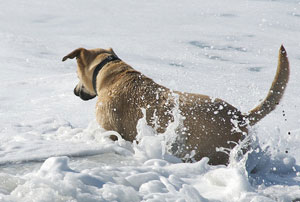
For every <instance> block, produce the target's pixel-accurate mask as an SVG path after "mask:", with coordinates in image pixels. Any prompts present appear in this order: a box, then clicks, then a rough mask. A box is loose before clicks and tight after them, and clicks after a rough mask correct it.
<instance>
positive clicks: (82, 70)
mask: <svg viewBox="0 0 300 202" xmlns="http://www.w3.org/2000/svg"><path fill="white" fill-rule="evenodd" d="M107 55H115V53H114V51H113V50H112V49H111V48H110V49H107V50H106V49H100V48H98V49H92V50H87V49H84V48H77V49H75V50H73V51H72V52H71V53H69V54H68V55H66V56H65V57H63V59H62V61H65V60H67V59H73V58H75V57H76V60H77V76H78V78H79V83H78V84H77V85H76V87H75V88H74V94H75V95H76V96H79V97H80V98H81V99H82V100H90V99H93V98H94V97H96V92H95V90H94V88H93V72H94V69H95V67H96V66H97V65H98V64H99V63H100V62H101V61H102V60H103V59H104V58H105V57H106V56H107Z"/></svg>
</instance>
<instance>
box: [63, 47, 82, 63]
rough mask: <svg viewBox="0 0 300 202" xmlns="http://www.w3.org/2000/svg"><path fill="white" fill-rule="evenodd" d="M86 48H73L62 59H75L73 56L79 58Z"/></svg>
mask: <svg viewBox="0 0 300 202" xmlns="http://www.w3.org/2000/svg"><path fill="white" fill-rule="evenodd" d="M84 50H85V49H84V48H77V49H75V50H73V51H72V52H71V53H69V54H68V55H66V56H65V57H63V59H62V61H63V62H64V61H66V60H67V59H73V58H75V57H76V58H78V57H79V56H80V54H81V52H82V51H84Z"/></svg>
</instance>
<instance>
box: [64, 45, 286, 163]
mask: <svg viewBox="0 0 300 202" xmlns="http://www.w3.org/2000/svg"><path fill="white" fill-rule="evenodd" d="M73 58H76V60H77V75H78V78H79V83H78V84H77V85H76V87H75V89H74V93H75V95H76V96H79V97H80V98H81V99H83V100H89V99H92V98H94V97H96V96H98V101H97V104H96V119H97V122H98V123H99V124H100V125H101V126H102V127H103V128H104V129H106V130H113V131H117V132H118V133H119V134H120V135H121V136H122V137H123V139H125V140H127V141H131V142H133V141H134V140H135V138H136V135H137V129H136V126H137V123H138V120H139V119H141V118H142V117H143V116H144V114H143V112H142V110H144V111H146V113H145V116H146V121H147V124H148V125H149V126H151V127H153V129H154V130H155V131H156V132H157V133H163V132H164V131H166V128H167V126H168V125H169V124H170V123H172V122H173V121H174V119H175V118H174V116H173V114H172V110H174V108H175V107H176V106H177V107H178V109H179V111H180V115H181V116H182V125H181V126H180V127H178V128H177V130H176V133H177V134H178V137H177V139H176V142H175V143H174V144H173V146H172V149H171V151H172V153H173V154H174V155H175V156H177V157H179V158H181V159H182V160H183V161H187V159H188V158H189V155H190V154H191V153H193V156H192V159H193V160H196V161H199V160H200V159H201V158H203V157H208V158H209V164H211V165H219V164H224V165H226V164H228V163H229V155H228V152H227V153H226V152H224V151H225V150H227V151H228V150H231V149H233V148H234V147H235V146H236V145H237V144H238V143H239V142H241V141H242V140H244V138H245V137H247V134H248V128H249V126H253V125H255V124H256V123H257V122H258V121H260V120H261V119H262V118H264V117H265V116H266V115H267V114H269V113H270V112H271V111H273V110H274V109H275V107H276V105H278V104H279V101H280V100H281V98H282V96H283V94H284V91H285V88H286V86H287V83H288V79H289V71H290V70H289V62H288V58H287V54H286V51H285V49H284V47H283V46H281V47H280V50H279V58H278V66H277V72H276V75H275V78H274V80H273V83H272V85H271V88H270V90H269V92H268V95H267V97H266V98H265V99H264V100H263V101H262V102H261V103H260V104H259V105H258V106H257V107H255V108H254V109H252V110H250V111H249V112H248V113H242V112H240V111H239V110H238V109H237V108H235V107H234V106H232V105H230V104H229V103H227V102H225V101H224V100H221V99H212V98H210V97H209V96H206V95H201V94H193V93H185V92H178V91H172V90H170V89H168V88H166V87H164V86H162V85H159V84H157V83H155V82H154V81H153V80H152V79H150V78H148V77H147V76H145V75H144V74H142V73H140V72H139V71H136V70H135V69H133V68H132V67H131V66H130V65H128V64H126V63H125V62H124V61H122V60H121V59H119V57H118V56H117V55H116V54H115V52H114V51H113V49H111V48H109V49H100V48H99V49H91V50H87V49H84V48H78V49H75V50H74V51H72V52H71V53H69V54H68V55H66V56H65V57H64V58H63V59H62V61H65V60H67V59H73ZM111 138H112V139H115V138H114V137H111ZM190 159H191V158H190Z"/></svg>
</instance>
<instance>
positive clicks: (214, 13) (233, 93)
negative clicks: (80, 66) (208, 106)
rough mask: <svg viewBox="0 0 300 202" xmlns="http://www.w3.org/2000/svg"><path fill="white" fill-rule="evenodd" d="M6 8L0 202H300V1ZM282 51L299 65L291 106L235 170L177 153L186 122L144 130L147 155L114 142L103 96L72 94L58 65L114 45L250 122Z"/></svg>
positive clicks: (262, 130)
mask: <svg viewBox="0 0 300 202" xmlns="http://www.w3.org/2000/svg"><path fill="white" fill-rule="evenodd" d="M0 8H1V9H0V62H1V68H0V82H1V88H0V140H1V141H0V201H5V202H6V201H7V202H10V201H43V202H44V201H152V202H154V201H178V202H183V201H253V202H254V201H293V200H297V199H298V200H300V166H299V162H300V148H299V144H300V126H299V125H300V118H299V108H300V98H299V94H300V88H299V86H300V81H299V74H300V70H299V68H297V67H299V66H300V53H299V48H300V42H299V37H300V1H299V0H289V1H285V0H276V1H269V0H251V1H250V0H228V1H218V0H211V1H197V0H191V1H188V2H183V1H179V0H172V1H171V0H165V1H159V0H153V1H146V0H140V1H130V0H123V1H117V0H102V1H96V0H85V1H83V0H76V1H70V0H64V1H59V0H52V1H37V0H28V1H17V0H10V1H1V2H0ZM281 44H284V46H285V48H286V50H287V53H288V57H289V60H290V66H291V75H290V81H289V83H288V87H287V89H286V92H285V95H284V98H283V100H282V101H281V103H280V104H279V106H278V107H277V109H276V110H275V111H274V112H272V113H271V114H269V115H268V116H267V117H266V118H264V119H263V120H262V121H260V122H259V124H257V125H256V126H255V127H253V128H252V129H251V131H250V134H251V136H252V137H253V139H254V142H255V144H257V148H255V150H254V151H252V152H251V153H249V154H247V155H245V156H244V157H243V158H241V159H240V160H239V161H235V160H234V155H235V151H232V153H231V155H232V158H231V159H232V161H231V163H230V164H229V165H228V166H210V165H208V164H207V162H208V159H207V158H203V159H202V160H201V161H199V162H194V163H181V162H180V160H179V159H177V158H176V157H174V156H172V155H170V154H169V153H168V152H167V151H168V146H169V143H170V141H172V139H173V138H174V135H176V134H174V128H175V127H176V124H179V122H180V117H177V118H178V120H177V122H175V123H174V125H172V124H171V125H170V126H169V128H168V130H167V132H165V133H164V134H155V133H154V132H153V131H152V130H151V128H149V127H147V126H146V125H145V120H144V119H141V120H140V121H139V124H138V131H139V134H138V140H139V144H137V143H130V142H126V141H124V140H123V139H122V138H120V136H119V134H117V133H116V132H115V131H105V130H104V129H103V128H101V126H99V125H98V124H97V123H96V121H95V103H96V99H95V100H91V101H88V102H83V101H82V100H80V99H78V98H77V97H76V96H74V95H73V88H74V87H75V85H76V84H77V81H78V79H77V76H76V68H75V61H72V60H70V61H69V62H65V63H62V62H61V58H62V57H63V56H64V55H66V54H67V53H69V52H70V51H72V50H73V49H75V48H78V47H85V48H108V47H113V49H114V51H115V52H116V53H117V54H118V56H119V57H120V58H121V59H123V60H124V61H125V62H127V63H128V64H130V65H132V66H133V67H134V68H136V69H137V70H139V71H141V72H143V73H144V74H145V75H147V76H149V77H151V78H153V79H154V80H155V81H156V82H158V83H160V84H162V85H165V86H167V87H169V88H171V89H174V90H180V91H185V92H193V93H201V94H206V95H210V96H212V97H219V98H222V99H224V100H226V101H228V102H229V103H231V104H233V105H234V106H236V107H237V108H239V109H240V110H241V111H243V112H247V111H248V110H250V109H251V108H253V107H254V106H256V105H257V104H258V103H259V102H260V101H261V100H262V99H263V98H264V97H265V96H266V94H267V91H268V89H269V87H270V85H271V82H272V80H273V77H274V75H275V71H276V65H277V54H278V49H279V47H280V45H281ZM174 114H175V115H176V114H177V115H178V112H176V110H175V111H174ZM109 135H116V136H117V137H118V140H117V141H116V142H113V141H111V140H110V139H109V138H108V136H109ZM253 169H254V170H253ZM251 170H253V171H252V172H250V171H251Z"/></svg>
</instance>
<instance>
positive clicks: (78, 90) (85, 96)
mask: <svg viewBox="0 0 300 202" xmlns="http://www.w3.org/2000/svg"><path fill="white" fill-rule="evenodd" d="M74 94H75V95H76V96H78V97H80V98H81V99H82V100H84V101H87V100H90V99H93V98H94V97H96V95H90V94H89V93H88V92H86V90H85V88H84V86H83V85H81V86H78V85H77V86H76V87H75V88H74Z"/></svg>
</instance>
